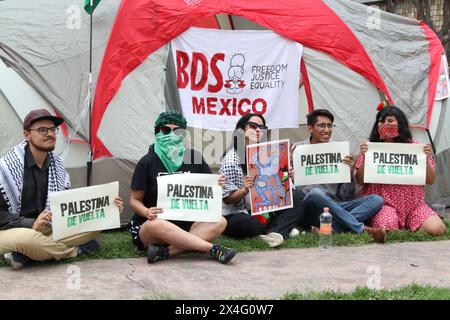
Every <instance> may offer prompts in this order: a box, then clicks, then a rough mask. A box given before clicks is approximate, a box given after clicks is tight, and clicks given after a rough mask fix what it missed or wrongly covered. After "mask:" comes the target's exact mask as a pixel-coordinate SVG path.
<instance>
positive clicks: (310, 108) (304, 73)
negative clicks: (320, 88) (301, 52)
mask: <svg viewBox="0 0 450 320" xmlns="http://www.w3.org/2000/svg"><path fill="white" fill-rule="evenodd" d="M300 72H301V73H302V79H303V85H304V86H305V94H306V99H307V100H308V111H309V112H313V110H314V103H313V98H312V92H311V85H310V82H309V77H308V70H307V69H306V65H305V60H303V59H302V61H301V63H300Z"/></svg>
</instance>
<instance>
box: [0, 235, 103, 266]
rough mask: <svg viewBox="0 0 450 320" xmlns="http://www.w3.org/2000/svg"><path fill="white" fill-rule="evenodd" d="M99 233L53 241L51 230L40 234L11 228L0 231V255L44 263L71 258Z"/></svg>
mask: <svg viewBox="0 0 450 320" xmlns="http://www.w3.org/2000/svg"><path fill="white" fill-rule="evenodd" d="M99 234H100V232H85V233H81V234H77V235H74V236H71V237H67V238H64V239H60V240H58V241H53V239H52V230H51V228H50V227H49V228H47V229H46V230H43V231H42V232H40V231H36V230H33V229H29V228H13V229H8V230H3V231H0V255H1V256H3V255H4V254H5V253H7V252H11V251H15V252H20V253H22V254H24V255H26V256H28V257H30V258H31V259H33V260H36V261H44V260H51V259H56V260H60V259H63V258H73V257H76V256H77V254H78V246H79V245H81V244H84V243H86V242H88V241H90V240H92V239H95V238H96V237H98V235H99Z"/></svg>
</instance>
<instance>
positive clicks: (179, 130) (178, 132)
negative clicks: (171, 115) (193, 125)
mask: <svg viewBox="0 0 450 320" xmlns="http://www.w3.org/2000/svg"><path fill="white" fill-rule="evenodd" d="M159 131H160V132H162V134H163V135H167V134H169V133H171V132H173V133H174V134H175V135H177V136H183V137H184V136H185V135H186V129H183V128H179V127H176V128H173V129H172V128H171V127H168V126H162V127H160V128H159Z"/></svg>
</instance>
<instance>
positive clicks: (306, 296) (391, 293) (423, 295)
mask: <svg viewBox="0 0 450 320" xmlns="http://www.w3.org/2000/svg"><path fill="white" fill-rule="evenodd" d="M281 299H282V300H450V288H437V287H432V286H429V285H428V286H421V285H418V284H411V285H408V286H406V287H401V288H399V289H391V290H387V289H381V290H372V289H369V288H367V287H358V288H357V289H356V290H355V291H353V292H351V293H342V292H339V291H337V292H336V291H333V290H326V291H323V292H308V293H288V294H285V295H284V296H283V297H282V298H281Z"/></svg>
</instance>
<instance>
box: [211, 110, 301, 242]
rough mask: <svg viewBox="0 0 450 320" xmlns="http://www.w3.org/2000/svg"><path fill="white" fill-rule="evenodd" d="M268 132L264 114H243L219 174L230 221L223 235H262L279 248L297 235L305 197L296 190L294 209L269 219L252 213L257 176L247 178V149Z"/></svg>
mask: <svg viewBox="0 0 450 320" xmlns="http://www.w3.org/2000/svg"><path fill="white" fill-rule="evenodd" d="M266 130H267V126H266V120H265V119H264V117H263V116H262V115H260V114H253V113H249V114H247V115H244V116H243V117H241V118H240V119H239V121H238V122H237V124H236V128H235V130H234V133H233V144H232V146H230V148H229V149H228V150H227V151H226V153H225V154H224V156H223V158H222V161H221V164H220V169H219V173H220V174H223V175H224V176H225V178H226V182H225V187H224V189H223V194H222V197H223V202H224V205H223V209H222V214H223V215H224V216H225V219H227V222H228V223H227V227H226V229H225V231H224V234H225V235H227V236H229V237H232V238H236V239H243V238H250V237H255V236H261V238H262V239H263V240H264V241H265V242H266V243H267V244H268V245H269V246H270V247H278V246H280V245H281V244H282V243H283V241H284V240H285V239H288V238H289V237H292V236H295V235H297V234H298V230H297V229H296V227H297V226H299V225H300V224H301V223H302V221H303V218H304V213H305V211H304V204H303V201H302V197H300V194H299V193H298V192H296V191H295V190H293V192H292V197H293V208H289V209H285V210H280V211H276V212H273V213H270V214H269V215H268V216H262V215H254V216H252V215H251V214H250V213H249V209H250V196H249V191H250V188H251V187H252V186H253V185H254V183H255V177H250V176H248V175H247V159H246V152H245V150H246V146H247V145H249V144H255V143H259V142H261V140H262V139H263V137H264V133H265V131H266Z"/></svg>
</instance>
